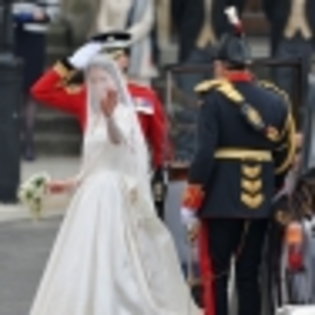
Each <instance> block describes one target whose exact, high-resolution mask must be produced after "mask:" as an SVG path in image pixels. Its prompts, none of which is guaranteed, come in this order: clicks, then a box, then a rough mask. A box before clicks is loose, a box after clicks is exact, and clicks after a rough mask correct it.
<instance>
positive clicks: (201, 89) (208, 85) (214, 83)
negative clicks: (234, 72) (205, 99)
mask: <svg viewBox="0 0 315 315" xmlns="http://www.w3.org/2000/svg"><path fill="white" fill-rule="evenodd" d="M223 83H224V80H222V79H214V80H206V81H203V82H201V83H199V84H197V85H196V86H195V88H194V91H195V93H206V92H208V91H210V90H211V89H213V88H215V87H218V86H219V85H221V84H223Z"/></svg>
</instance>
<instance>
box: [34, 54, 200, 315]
mask: <svg viewBox="0 0 315 315" xmlns="http://www.w3.org/2000/svg"><path fill="white" fill-rule="evenodd" d="M86 87H87V103H88V106H87V107H88V119H87V128H86V132H85V135H84V147H83V161H82V169H81V172H80V174H79V175H78V176H77V177H76V178H75V179H74V180H70V181H66V182H64V186H67V187H71V186H73V185H75V187H76V188H75V190H76V191H75V194H74V197H73V200H72V202H71V204H70V207H69V209H68V211H67V213H66V216H65V219H64V221H63V223H62V226H61V229H60V232H59V234H58V236H57V240H56V242H55V244H54V247H53V250H52V253H51V256H50V259H49V261H48V264H47V267H46V270H45V272H44V275H43V277H42V280H41V283H40V286H39V289H38V292H37V295H36V297H35V301H34V303H33V306H32V308H31V311H30V315H196V314H201V313H200V310H199V309H198V308H197V307H196V306H195V304H194V302H193V300H192V298H191V296H190V292H189V289H188V286H187V285H186V283H185V280H184V278H183V276H182V273H181V270H180V266H179V262H178V259H177V255H176V252H175V248H174V245H173V241H172V239H171V236H170V234H169V232H168V231H167V229H166V228H165V227H164V225H163V223H162V222H161V221H160V220H159V219H158V218H157V217H156V214H155V210H154V208H153V207H154V206H153V202H152V198H151V192H150V186H149V185H150V184H149V172H148V153H147V151H146V145H145V142H144V139H143V136H142V134H141V130H140V127H139V125H138V121H137V117H136V114H135V112H134V108H133V104H132V101H131V99H130V96H129V94H128V92H127V90H126V86H125V83H124V79H123V78H122V76H121V74H120V72H119V70H118V69H117V68H116V65H115V64H114V63H113V62H112V61H110V60H108V59H107V58H106V57H104V56H99V57H96V58H94V59H93V60H92V61H91V62H90V64H89V66H88V67H87V69H86ZM58 185H59V186H62V184H61V182H59V183H57V182H55V183H53V182H52V183H51V184H50V187H48V188H50V189H51V190H54V189H55V190H58V189H57V188H56V187H58ZM59 188H60V187H59Z"/></svg>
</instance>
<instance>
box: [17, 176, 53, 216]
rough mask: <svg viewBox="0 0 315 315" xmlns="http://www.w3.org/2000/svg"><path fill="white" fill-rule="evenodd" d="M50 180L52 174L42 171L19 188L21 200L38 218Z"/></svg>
mask: <svg viewBox="0 0 315 315" xmlns="http://www.w3.org/2000/svg"><path fill="white" fill-rule="evenodd" d="M49 180H50V176H49V175H48V174H47V173H44V172H42V173H39V174H35V175H33V176H31V177H30V178H29V179H28V180H26V181H25V182H24V183H23V184H22V185H21V186H20V188H19V192H18V197H19V200H20V201H21V203H22V204H24V205H25V206H26V207H27V208H28V209H29V210H30V212H31V214H32V215H33V216H34V217H35V218H36V219H38V218H39V217H40V216H41V212H42V204H43V198H44V196H45V194H46V185H47V183H48V182H49Z"/></svg>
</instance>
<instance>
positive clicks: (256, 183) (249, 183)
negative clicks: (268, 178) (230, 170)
mask: <svg viewBox="0 0 315 315" xmlns="http://www.w3.org/2000/svg"><path fill="white" fill-rule="evenodd" d="M241 186H242V189H244V190H246V191H247V192H249V193H251V194H254V193H257V192H258V191H260V190H261V188H262V181H261V180H260V179H257V180H247V179H244V178H243V179H242V181H241Z"/></svg>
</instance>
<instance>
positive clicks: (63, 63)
mask: <svg viewBox="0 0 315 315" xmlns="http://www.w3.org/2000/svg"><path fill="white" fill-rule="evenodd" d="M129 40H130V35H129V34H127V33H117V32H115V33H107V34H101V35H98V36H95V37H94V38H92V39H91V40H90V41H89V42H88V43H86V44H85V45H83V46H82V47H81V48H79V49H78V50H77V51H76V52H75V53H74V54H73V55H72V56H70V57H68V58H65V59H64V60H60V61H58V62H57V63H56V64H55V65H54V66H53V67H52V68H51V69H49V70H48V71H47V72H46V73H45V74H44V75H43V76H42V77H41V78H40V79H39V80H38V81H37V82H36V83H35V84H34V86H33V87H32V89H31V94H32V96H33V97H34V99H36V100H38V101H39V102H41V103H44V104H47V105H48V106H51V107H54V108H56V109H60V110H62V111H65V112H68V113H71V114H73V115H74V116H75V117H77V119H78V121H79V123H80V125H81V128H82V131H84V129H85V124H86V116H87V113H86V96H87V95H86V88H85V86H84V85H83V84H82V83H73V80H72V79H73V78H74V77H75V75H76V74H77V73H78V72H80V71H82V70H84V68H85V66H86V65H87V63H88V62H89V61H90V60H91V58H93V57H94V56H95V55H97V54H98V53H100V52H101V51H102V50H106V51H107V53H110V54H111V55H112V56H113V58H115V60H116V61H117V64H118V66H119V67H120V68H121V70H122V71H123V72H126V71H125V70H126V69H127V67H128V48H127V42H128V41H129ZM128 88H129V92H130V94H131V97H132V98H133V100H134V104H135V107H136V111H137V113H138V118H139V122H140V125H141V127H142V130H143V133H144V136H145V138H146V140H147V143H148V146H149V149H150V150H151V152H152V154H151V156H152V167H153V171H154V173H153V178H152V183H153V193H154V199H155V204H156V207H157V211H158V213H159V216H160V217H163V212H164V197H165V194H166V180H165V169H164V166H165V165H164V162H165V145H166V134H167V132H166V117H165V115H164V111H163V107H162V104H161V102H160V100H159V98H158V96H157V95H156V93H155V92H154V90H153V89H152V88H150V87H147V86H142V85H139V84H136V83H133V82H131V81H129V80H128Z"/></svg>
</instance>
